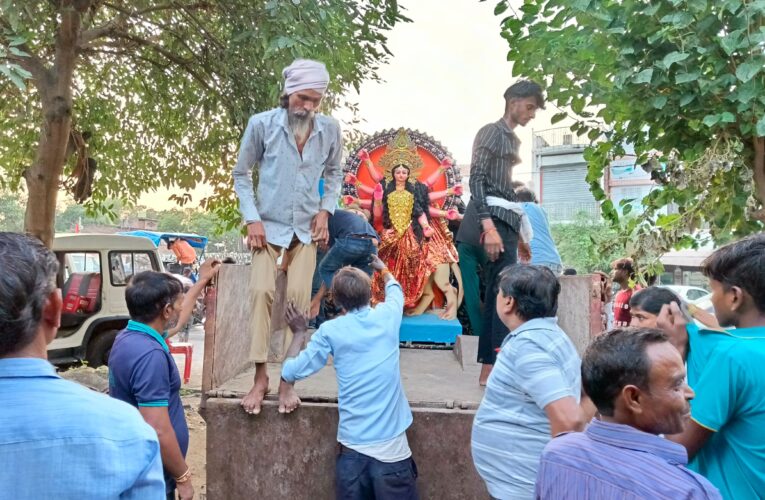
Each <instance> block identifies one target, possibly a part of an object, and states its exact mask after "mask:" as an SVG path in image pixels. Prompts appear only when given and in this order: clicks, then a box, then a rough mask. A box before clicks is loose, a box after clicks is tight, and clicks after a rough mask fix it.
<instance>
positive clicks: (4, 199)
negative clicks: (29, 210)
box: [0, 191, 24, 233]
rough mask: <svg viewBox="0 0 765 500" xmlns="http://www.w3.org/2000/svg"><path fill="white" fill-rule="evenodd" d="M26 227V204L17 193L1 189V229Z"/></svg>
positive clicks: (20, 229) (13, 229)
mask: <svg viewBox="0 0 765 500" xmlns="http://www.w3.org/2000/svg"><path fill="white" fill-rule="evenodd" d="M23 229H24V206H23V205H22V202H21V201H20V200H19V198H18V196H16V195H15V194H10V193H4V192H2V191H0V231H11V232H16V233H18V232H21V231H22V230H23Z"/></svg>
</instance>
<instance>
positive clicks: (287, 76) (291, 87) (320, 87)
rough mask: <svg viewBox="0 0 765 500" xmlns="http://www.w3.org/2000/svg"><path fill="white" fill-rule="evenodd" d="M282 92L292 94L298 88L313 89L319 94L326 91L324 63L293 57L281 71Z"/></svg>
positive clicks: (327, 83) (326, 77)
mask: <svg viewBox="0 0 765 500" xmlns="http://www.w3.org/2000/svg"><path fill="white" fill-rule="evenodd" d="M282 76H284V93H285V94H287V95H290V94H294V93H295V92H297V91H299V90H315V91H316V92H319V93H320V94H322V95H323V94H324V92H326V91H327V85H329V73H328V72H327V68H326V66H324V63H320V62H319V61H312V60H310V59H295V61H293V63H292V64H290V65H289V66H287V67H286V68H284V71H282Z"/></svg>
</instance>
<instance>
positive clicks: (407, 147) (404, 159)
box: [378, 128, 423, 182]
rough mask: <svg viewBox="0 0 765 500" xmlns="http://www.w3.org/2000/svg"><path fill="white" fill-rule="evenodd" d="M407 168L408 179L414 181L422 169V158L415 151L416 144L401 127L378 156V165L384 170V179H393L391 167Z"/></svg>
mask: <svg viewBox="0 0 765 500" xmlns="http://www.w3.org/2000/svg"><path fill="white" fill-rule="evenodd" d="M401 165H403V166H405V167H406V168H408V169H409V181H410V182H414V181H416V180H417V178H418V177H419V175H420V170H421V169H422V166H423V164H422V158H420V155H419V153H418V152H417V145H416V144H415V143H414V141H413V140H412V139H411V138H410V137H409V134H407V133H406V130H405V129H403V128H400V129H398V132H396V136H395V137H394V138H393V140H392V141H391V142H390V143H389V144H388V147H387V148H385V153H384V154H383V155H382V157H381V158H380V161H379V163H378V167H380V168H381V169H382V170H383V171H384V172H385V179H386V180H388V181H391V180H393V169H394V168H396V167H398V166H401Z"/></svg>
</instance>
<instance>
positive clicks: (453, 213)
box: [446, 208, 460, 220]
mask: <svg viewBox="0 0 765 500" xmlns="http://www.w3.org/2000/svg"><path fill="white" fill-rule="evenodd" d="M446 218H447V219H448V220H457V219H459V218H460V213H459V212H458V211H457V209H456V208H450V209H449V210H447V211H446Z"/></svg>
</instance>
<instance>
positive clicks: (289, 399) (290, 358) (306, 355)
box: [279, 302, 332, 413]
mask: <svg viewBox="0 0 765 500" xmlns="http://www.w3.org/2000/svg"><path fill="white" fill-rule="evenodd" d="M285 317H286V319H287V325H289V327H290V330H292V343H290V346H289V348H288V349H287V354H286V356H285V360H284V363H283V364H282V379H281V381H280V382H279V413H291V412H292V411H293V410H295V409H296V408H297V407H298V406H300V398H299V397H298V396H297V393H295V382H296V381H297V380H300V379H304V378H306V377H309V376H310V375H313V374H314V373H316V372H318V371H319V370H321V369H322V368H324V366H325V365H326V364H327V358H328V357H329V355H330V354H331V353H332V348H331V347H330V345H329V342H328V341H327V339H326V338H325V337H324V335H323V334H322V333H321V329H320V330H319V331H317V332H316V333H314V335H313V337H311V340H310V342H308V346H306V348H305V350H303V352H300V349H301V348H302V347H303V345H305V343H306V341H307V340H308V338H309V335H308V318H307V317H306V315H305V314H304V313H302V312H300V311H298V309H297V307H296V306H295V304H294V303H292V302H290V303H289V304H287V310H286V312H285Z"/></svg>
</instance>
